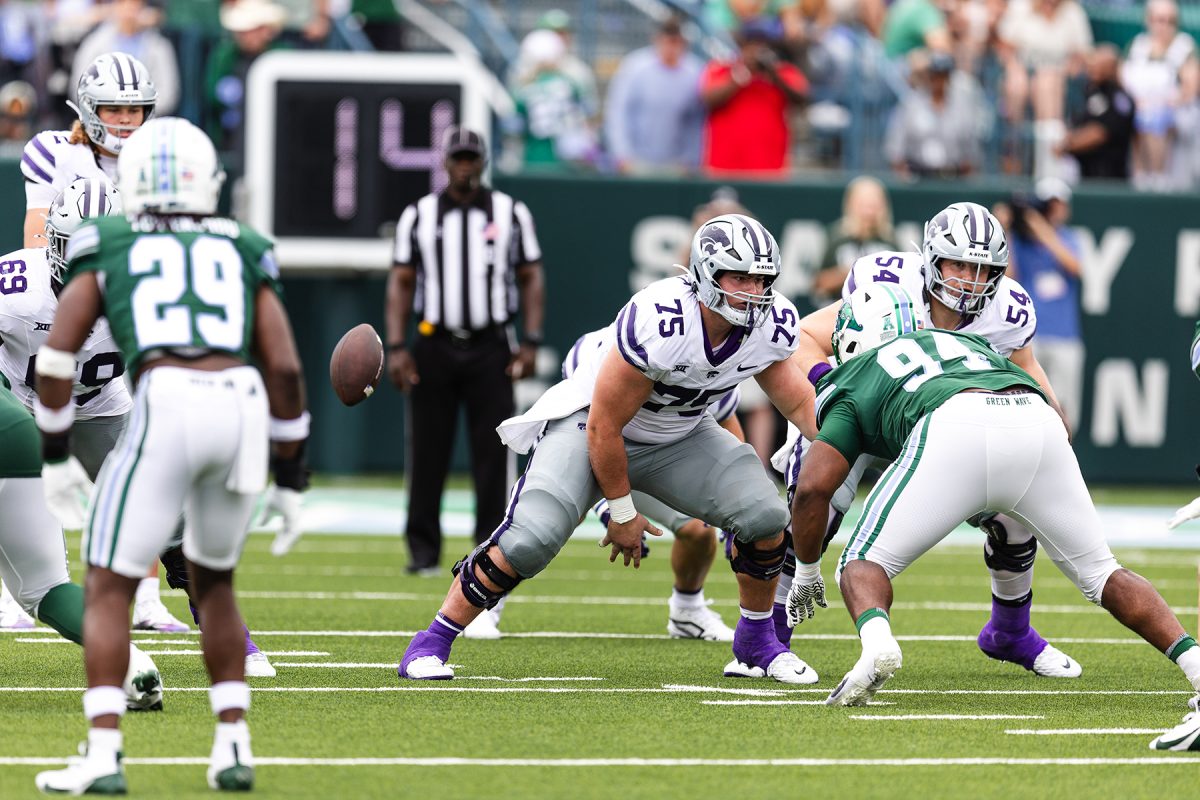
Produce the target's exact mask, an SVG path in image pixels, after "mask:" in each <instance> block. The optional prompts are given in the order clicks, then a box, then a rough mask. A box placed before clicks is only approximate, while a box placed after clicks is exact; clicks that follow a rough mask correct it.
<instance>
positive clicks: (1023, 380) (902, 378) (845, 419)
mask: <svg viewBox="0 0 1200 800" xmlns="http://www.w3.org/2000/svg"><path fill="white" fill-rule="evenodd" d="M1010 386H1028V387H1029V388H1030V389H1031V390H1032V391H1034V392H1036V393H1037V394H1039V395H1042V390H1041V389H1040V388H1039V387H1038V384H1037V381H1035V380H1034V379H1033V378H1032V377H1030V375H1029V373H1027V372H1026V371H1025V370H1023V369H1021V368H1020V367H1018V366H1017V365H1015V364H1013V363H1012V362H1011V361H1009V360H1008V359H1007V358H1005V357H1004V356H1001V355H1000V354H999V353H997V352H996V351H995V350H993V349H992V348H991V346H990V345H989V344H988V342H987V340H986V339H984V338H983V337H982V336H976V335H975V334H973V333H955V332H953V331H939V330H930V329H926V330H920V331H914V332H913V333H906V334H904V335H903V336H899V337H897V338H896V339H893V340H892V341H890V342H888V343H887V344H885V345H883V346H881V347H877V348H875V349H874V350H869V351H867V352H866V353H863V354H862V355H860V356H856V357H854V358H852V359H850V360H849V361H847V362H845V363H844V364H842V365H841V366H840V367H837V368H836V369H834V370H832V371H831V372H828V373H826V374H825V376H824V377H822V378H821V380H819V381H817V424H818V426H819V427H820V429H821V432H820V435H819V436H817V440H818V441H822V442H825V443H826V444H828V445H830V446H832V447H834V448H836V449H837V450H838V452H840V453H841V454H842V455H843V456H845V457H846V460H847V461H849V462H850V463H851V464H853V463H854V460H855V459H856V458H858V456H859V454H861V453H869V454H871V455H874V456H880V457H882V458H886V459H888V460H889V461H892V460H895V458H896V457H897V456H898V455H899V454H900V451H901V450H902V449H903V447H904V442H905V440H907V439H908V435H909V433H911V432H912V429H913V427H914V426H915V425H916V424H917V422H918V421H919V420H920V419H921V417H924V416H925V415H926V414H929V413H930V412H932V411H934V410H935V409H936V408H937V407H938V406H940V405H941V404H942V403H944V402H946V400H948V399H949V398H950V397H952V396H953V395H956V394H958V393H959V392H961V391H963V390H964V389H993V390H999V389H1007V388H1008V387H1010ZM1042 396H1043V397H1045V395H1042ZM997 399H998V400H999V399H1003V400H1005V401H1007V402H1010V403H1011V402H1021V401H1022V400H1023V399H1024V400H1025V402H1028V400H1027V399H1025V398H1021V397H1005V398H997Z"/></svg>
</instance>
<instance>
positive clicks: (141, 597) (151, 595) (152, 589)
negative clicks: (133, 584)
mask: <svg viewBox="0 0 1200 800" xmlns="http://www.w3.org/2000/svg"><path fill="white" fill-rule="evenodd" d="M159 599H160V598H159V594H158V576H157V575H155V576H154V577H153V578H142V579H141V580H140V581H138V586H137V593H136V594H134V596H133V601H134V602H135V603H145V602H147V601H153V600H159Z"/></svg>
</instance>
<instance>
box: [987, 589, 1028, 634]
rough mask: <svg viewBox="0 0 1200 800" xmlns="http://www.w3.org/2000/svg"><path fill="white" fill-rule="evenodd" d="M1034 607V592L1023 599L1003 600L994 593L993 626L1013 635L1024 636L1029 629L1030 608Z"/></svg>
mask: <svg viewBox="0 0 1200 800" xmlns="http://www.w3.org/2000/svg"><path fill="white" fill-rule="evenodd" d="M1032 607H1033V595H1032V594H1030V595H1026V596H1025V597H1024V598H1023V599H1022V600H1001V599H1000V598H998V597H996V596H995V595H992V619H991V626H992V627H993V628H994V629H995V630H997V631H1000V632H1002V633H1006V634H1009V635H1011V636H1018V637H1019V636H1023V635H1024V634H1025V633H1026V631H1028V630H1029V610H1030V609H1031V608H1032Z"/></svg>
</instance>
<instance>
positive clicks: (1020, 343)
mask: <svg viewBox="0 0 1200 800" xmlns="http://www.w3.org/2000/svg"><path fill="white" fill-rule="evenodd" d="M962 330H963V332H965V333H976V334H979V335H980V336H982V337H983V338H985V339H987V340H988V342H989V343H991V345H992V349H994V350H995V351H996V352H997V353H999V354H1000V355H1002V356H1004V357H1005V358H1009V357H1010V356H1012V354H1013V351H1015V350H1020V349H1021V348H1022V347H1026V346H1028V345H1029V343H1030V341H1031V340H1032V339H1033V335H1034V334H1035V333H1036V332H1037V311H1036V310H1035V309H1034V307H1033V299H1032V298H1031V297H1030V296H1029V293H1028V292H1026V291H1025V288H1024V287H1023V286H1021V284H1019V283H1017V282H1016V281H1014V280H1013V279H1012V278H1009V277H1008V276H1004V277H1002V278H1000V285H999V287H997V289H996V296H995V297H993V298H992V299H991V300H990V301H989V302H988V304H987V305H986V306H984V307H983V311H981V312H979V314H977V315H976V316H975V318H974V319H973V320H971V322H970V323H969V324H967V325H964V326H963V327H962Z"/></svg>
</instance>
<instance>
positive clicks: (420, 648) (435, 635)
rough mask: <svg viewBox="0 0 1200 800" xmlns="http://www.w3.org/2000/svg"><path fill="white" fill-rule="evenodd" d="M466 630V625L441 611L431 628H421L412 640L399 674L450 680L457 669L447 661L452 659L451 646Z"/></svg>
mask: <svg viewBox="0 0 1200 800" xmlns="http://www.w3.org/2000/svg"><path fill="white" fill-rule="evenodd" d="M462 630H463V626H462V625H459V624H457V623H455V622H453V621H451V620H450V619H449V618H448V617H445V616H443V615H442V614H441V613H440V612H439V613H438V615H437V616H436V617H434V619H433V622H431V623H430V625H429V629H428V630H424V631H420V632H419V633H417V635H416V636H414V637H413V638H412V641H411V642H409V643H408V649H407V650H405V651H404V657H403V658H402V659H400V666H399V667H397V668H396V674H397V675H399V676H400V677H401V678H407V679H408V680H414V681H448V680H450V679H451V678H453V677H454V670H453V669H451V668H450V666H449V665H447V663H446V662H447V661H449V660H450V647H451V646H452V645H453V644H454V639H455V637H457V636H458V635H459V634H460V633H462Z"/></svg>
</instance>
